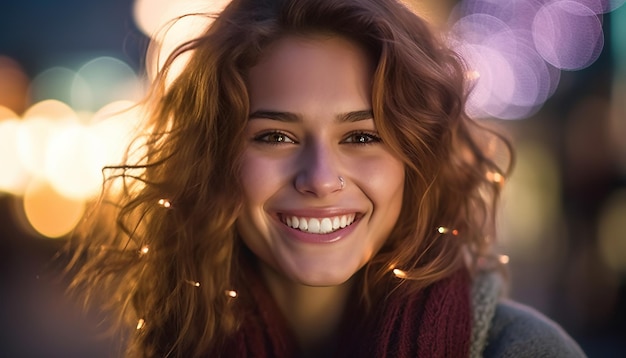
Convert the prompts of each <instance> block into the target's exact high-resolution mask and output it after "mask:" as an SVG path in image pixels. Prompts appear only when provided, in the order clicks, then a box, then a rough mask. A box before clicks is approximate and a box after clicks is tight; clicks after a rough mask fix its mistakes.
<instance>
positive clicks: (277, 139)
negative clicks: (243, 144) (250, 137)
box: [254, 131, 296, 144]
mask: <svg viewBox="0 0 626 358" xmlns="http://www.w3.org/2000/svg"><path fill="white" fill-rule="evenodd" d="M254 140H255V141H256V142H261V143H267V144H282V143H296V141H294V140H293V139H291V138H290V137H289V136H288V135H287V134H285V133H283V132H279V131H272V132H265V133H261V134H259V135H257V136H256V137H254Z"/></svg>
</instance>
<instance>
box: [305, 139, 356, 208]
mask: <svg viewBox="0 0 626 358" xmlns="http://www.w3.org/2000/svg"><path fill="white" fill-rule="evenodd" d="M298 161H299V162H300V167H299V170H298V172H297V174H296V178H295V181H294V185H295V188H296V190H297V191H298V192H300V193H302V194H306V195H312V196H316V197H324V196H327V195H329V194H332V193H335V192H338V191H340V190H341V189H343V187H344V186H345V184H346V183H345V180H344V178H343V177H341V174H340V169H341V165H340V163H339V159H338V158H337V154H336V153H335V152H334V150H333V149H332V148H331V147H330V146H328V145H324V144H320V143H311V144H310V145H307V146H305V147H304V148H303V150H302V152H301V155H300V156H299V158H298Z"/></svg>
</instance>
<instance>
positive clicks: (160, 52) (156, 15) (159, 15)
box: [133, 0, 230, 82]
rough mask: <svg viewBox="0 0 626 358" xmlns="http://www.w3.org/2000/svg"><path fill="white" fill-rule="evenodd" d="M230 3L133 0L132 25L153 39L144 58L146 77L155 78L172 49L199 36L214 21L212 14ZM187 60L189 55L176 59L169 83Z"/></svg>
mask: <svg viewBox="0 0 626 358" xmlns="http://www.w3.org/2000/svg"><path fill="white" fill-rule="evenodd" d="M229 3H230V0H213V1H202V0H182V1H176V2H174V1H167V0H158V1H153V0H136V1H135V5H134V8H133V13H134V17H135V22H136V23H137V25H138V26H139V28H140V29H141V30H142V31H143V33H144V34H146V35H147V36H150V37H151V38H152V39H153V42H152V43H151V44H150V48H149V49H148V53H147V58H146V69H147V72H148V76H149V77H150V78H154V77H155V75H156V73H157V72H158V71H159V70H160V69H161V68H162V66H163V63H164V62H165V61H166V60H167V58H168V57H169V56H170V55H171V54H172V53H173V52H174V50H176V48H177V47H178V46H180V45H182V44H184V43H185V42H187V41H190V40H193V39H194V38H197V37H198V36H200V35H201V34H202V33H203V32H204V31H205V30H206V28H207V27H208V26H209V25H210V24H211V22H213V19H214V15H216V14H219V13H220V12H221V11H222V10H223V9H224V8H225V7H226V6H227V5H228V4H229ZM186 15H190V16H186ZM188 59H189V54H185V55H183V56H181V57H179V58H178V59H177V60H176V62H175V63H174V65H173V66H172V70H171V71H170V73H169V74H168V82H171V81H172V80H173V79H174V78H176V76H177V75H178V74H179V73H180V72H181V71H182V69H183V68H184V66H185V64H186V63H187V61H188Z"/></svg>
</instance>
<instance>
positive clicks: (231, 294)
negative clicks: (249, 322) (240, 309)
mask: <svg viewBox="0 0 626 358" xmlns="http://www.w3.org/2000/svg"><path fill="white" fill-rule="evenodd" d="M226 296H228V297H230V298H236V297H237V291H233V290H227V291H226Z"/></svg>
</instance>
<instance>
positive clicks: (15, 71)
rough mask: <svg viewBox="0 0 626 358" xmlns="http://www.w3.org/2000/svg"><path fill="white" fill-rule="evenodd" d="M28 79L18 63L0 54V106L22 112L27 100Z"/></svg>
mask: <svg viewBox="0 0 626 358" xmlns="http://www.w3.org/2000/svg"><path fill="white" fill-rule="evenodd" d="M28 81H29V78H28V76H27V75H26V73H24V71H23V69H22V67H21V66H20V65H19V63H17V62H16V61H14V60H12V59H11V58H9V57H6V56H0V106H4V107H7V108H10V109H11V110H12V111H14V112H17V113H22V112H23V111H24V109H26V106H27V103H28V101H29V95H28Z"/></svg>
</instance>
